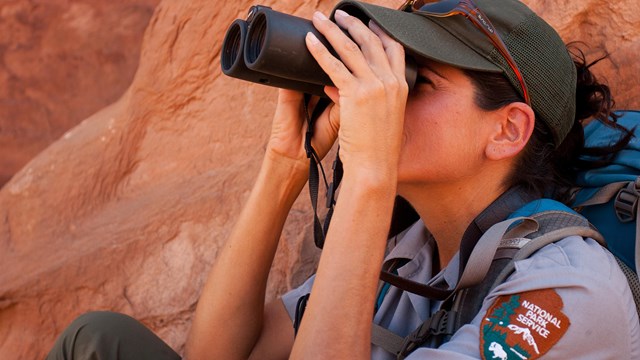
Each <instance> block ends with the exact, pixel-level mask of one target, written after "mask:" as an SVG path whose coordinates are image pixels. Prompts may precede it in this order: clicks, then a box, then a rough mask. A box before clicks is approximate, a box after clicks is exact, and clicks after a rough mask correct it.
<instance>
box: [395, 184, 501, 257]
mask: <svg viewBox="0 0 640 360" xmlns="http://www.w3.org/2000/svg"><path fill="white" fill-rule="evenodd" d="M506 190H507V189H506V188H505V187H504V186H502V185H501V184H497V183H494V184H492V183H491V182H489V181H480V179H478V178H474V179H473V181H471V184H469V185H468V186H461V185H460V184H440V185H430V186H428V187H427V186H420V187H419V188H414V189H412V188H411V187H407V188H404V189H402V191H401V194H400V195H402V196H403V197H404V198H405V199H407V200H408V201H409V202H410V203H411V205H412V206H413V207H414V209H415V210H416V211H417V212H418V214H419V215H420V218H421V219H422V221H423V222H424V224H425V226H426V227H427V229H429V231H430V232H431V234H432V235H433V237H434V239H435V240H436V243H437V244H438V253H439V256H440V259H439V260H440V266H441V267H442V268H444V267H446V266H447V264H448V263H449V261H450V260H451V258H453V256H454V255H455V254H456V253H457V252H458V250H459V248H460V242H461V240H462V236H463V235H464V232H465V231H466V229H467V227H468V226H469V224H470V223H471V222H472V221H473V220H474V219H475V218H476V217H477V216H478V215H479V214H480V213H481V212H482V211H483V210H484V209H485V208H486V207H487V206H489V205H490V204H491V203H492V202H493V201H494V200H495V199H497V198H498V197H499V196H500V195H501V194H502V193H503V192H504V191H506Z"/></svg>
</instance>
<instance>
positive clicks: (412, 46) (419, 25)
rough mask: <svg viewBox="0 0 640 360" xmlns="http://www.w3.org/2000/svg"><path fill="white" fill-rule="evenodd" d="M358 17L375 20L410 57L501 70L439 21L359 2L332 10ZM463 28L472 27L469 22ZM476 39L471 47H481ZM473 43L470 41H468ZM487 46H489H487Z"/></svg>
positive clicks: (478, 32) (481, 40)
mask: <svg viewBox="0 0 640 360" xmlns="http://www.w3.org/2000/svg"><path fill="white" fill-rule="evenodd" d="M338 9H339V10H343V11H345V12H346V13H348V14H350V15H352V16H355V17H357V18H359V19H360V20H363V21H367V20H373V21H375V22H376V23H377V24H378V25H379V26H380V27H381V28H382V29H383V30H384V31H385V32H386V33H388V34H389V35H390V36H391V37H392V38H394V39H395V40H397V41H398V42H399V43H401V44H402V45H403V46H404V47H405V49H407V50H408V51H409V52H410V53H412V54H413V55H418V56H422V57H425V58H427V59H431V60H434V61H438V62H442V63H445V64H449V65H452V66H456V67H460V68H464V69H470V70H479V71H489V72H503V70H502V69H501V68H499V67H498V66H496V65H495V64H494V63H492V62H491V61H490V60H489V59H487V58H486V57H484V56H483V55H481V54H480V53H479V52H478V51H476V50H474V49H473V48H472V47H470V46H469V44H466V43H465V42H464V41H463V40H461V39H460V38H458V37H456V36H454V35H453V34H452V33H451V32H449V31H448V30H447V29H445V28H444V27H443V26H442V25H440V24H439V23H438V22H439V21H440V19H439V18H430V17H425V16H422V15H418V14H414V13H408V12H403V11H399V10H395V9H390V8H386V7H382V6H377V5H372V4H367V3H362V2H359V1H350V0H349V1H342V2H340V3H339V4H338V5H336V7H335V8H334V10H333V12H332V14H331V18H332V19H333V15H334V13H335V11H336V10H338ZM457 18H459V19H451V20H454V21H457V22H458V23H465V22H468V21H467V20H466V19H464V18H463V17H462V16H457ZM451 20H449V22H448V24H451ZM464 26H473V24H471V23H470V22H468V24H464ZM477 35H478V36H479V39H478V41H477V42H474V43H475V44H474V46H483V45H484V44H483V43H486V42H487V41H486V39H484V38H483V34H482V33H481V32H480V31H477ZM470 41H473V40H470ZM489 46H490V45H489Z"/></svg>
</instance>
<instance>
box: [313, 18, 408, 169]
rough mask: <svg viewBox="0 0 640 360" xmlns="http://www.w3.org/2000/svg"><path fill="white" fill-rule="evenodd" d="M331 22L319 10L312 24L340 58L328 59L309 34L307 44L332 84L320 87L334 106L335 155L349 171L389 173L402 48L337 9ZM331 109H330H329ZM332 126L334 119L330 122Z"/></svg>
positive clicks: (400, 113) (400, 99) (401, 100)
mask: <svg viewBox="0 0 640 360" xmlns="http://www.w3.org/2000/svg"><path fill="white" fill-rule="evenodd" d="M335 19H336V22H337V24H338V25H339V26H340V27H342V28H343V29H346V30H347V31H348V32H349V35H350V36H351V38H352V39H353V40H352V39H350V38H349V37H347V36H346V35H345V34H344V33H343V31H342V30H341V29H340V28H339V27H338V25H336V24H335V23H333V22H331V21H330V20H329V19H327V18H326V17H325V16H324V15H322V14H321V13H319V12H316V14H315V15H314V17H313V24H314V26H315V27H316V28H317V29H318V30H319V31H320V32H321V33H322V34H323V35H324V36H325V37H326V38H327V40H329V42H330V43H331V45H332V46H333V48H334V50H335V51H336V53H337V54H338V55H339V56H340V59H337V58H336V57H334V56H333V55H332V54H331V53H330V52H329V51H328V50H327V49H326V48H325V47H324V46H323V45H322V44H321V43H320V42H319V41H318V40H317V38H316V37H315V36H313V34H311V33H309V34H307V38H306V41H307V47H308V48H309V51H310V52H311V54H312V55H313V56H314V58H315V59H316V60H317V61H318V63H319V64H320V66H321V67H322V68H323V70H324V71H325V72H326V73H327V74H328V75H329V77H330V78H331V80H332V81H333V83H334V84H335V88H327V89H326V90H325V91H326V92H327V94H328V95H329V96H330V97H331V99H332V100H333V101H334V103H335V104H337V106H338V109H337V110H339V116H338V117H331V118H332V119H336V118H337V119H338V120H339V134H338V137H339V143H340V157H341V158H342V161H343V163H344V166H345V174H346V173H347V172H349V171H360V172H363V171H364V172H365V173H367V174H368V175H373V176H374V177H378V176H384V175H387V174H389V172H390V174H389V175H391V176H393V175H395V172H396V171H397V163H398V157H399V152H400V146H401V143H402V130H403V124H404V109H405V104H406V101H407V94H408V86H407V83H406V80H405V57H404V48H403V47H402V45H400V44H399V43H397V42H396V41H395V40H393V39H392V38H390V37H389V36H388V35H387V34H385V33H384V32H383V31H382V30H381V29H380V28H379V27H378V26H376V25H375V24H374V23H373V22H371V23H370V26H369V27H367V26H366V25H364V24H363V23H362V22H361V21H360V20H358V19H356V18H354V17H352V16H349V15H348V14H346V13H345V12H343V11H340V10H338V11H336V13H335ZM332 110H333V111H335V110H336V109H332ZM332 125H335V122H334V123H332Z"/></svg>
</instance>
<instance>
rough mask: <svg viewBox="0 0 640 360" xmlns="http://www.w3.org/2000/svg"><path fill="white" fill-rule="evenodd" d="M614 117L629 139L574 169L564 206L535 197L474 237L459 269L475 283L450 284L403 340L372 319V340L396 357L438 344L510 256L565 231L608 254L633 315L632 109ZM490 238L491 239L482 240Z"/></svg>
mask: <svg viewBox="0 0 640 360" xmlns="http://www.w3.org/2000/svg"><path fill="white" fill-rule="evenodd" d="M618 115H619V116H620V117H619V118H618V121H617V122H618V124H620V125H622V126H624V127H625V128H627V129H629V130H632V131H634V132H635V134H636V136H635V137H634V138H632V140H631V141H630V143H629V144H628V146H627V147H626V148H625V149H624V150H622V151H621V152H619V153H618V154H617V156H616V157H615V158H614V159H613V162H612V163H611V164H610V165H608V166H605V167H601V168H597V169H594V170H588V171H585V172H583V173H581V174H579V176H578V179H577V184H578V186H579V187H578V188H576V189H574V197H573V201H572V205H571V206H572V208H569V207H567V206H566V205H564V204H561V203H559V202H557V201H554V200H549V199H539V200H535V201H532V202H529V203H528V204H526V205H525V206H523V207H521V208H520V209H519V210H517V211H515V212H514V213H512V214H511V216H509V218H508V219H507V220H505V221H503V222H501V223H498V224H496V225H495V226H493V227H492V228H490V229H489V231H487V232H486V233H485V235H483V236H482V237H481V238H480V240H479V241H478V244H477V246H476V248H478V249H480V250H482V255H479V256H481V257H483V258H482V259H480V260H477V259H476V260H477V261H474V262H472V261H471V260H469V262H468V263H467V267H470V268H472V269H473V270H474V272H478V270H479V272H480V273H481V274H482V275H481V276H483V279H482V280H481V281H480V282H479V283H477V284H476V285H473V286H470V287H466V288H463V287H464V286H463V287H461V288H458V287H456V289H455V294H454V295H453V296H451V297H449V298H447V299H446V300H445V301H444V302H443V305H442V306H441V309H440V310H439V311H437V312H436V313H434V314H433V315H432V316H431V317H430V318H429V319H427V321H425V322H424V323H423V324H422V325H420V326H419V327H418V328H417V329H416V330H414V331H413V332H412V333H411V334H409V335H408V336H406V337H404V338H403V337H400V336H398V335H396V334H394V333H392V332H390V331H389V330H387V329H384V328H382V327H380V326H378V325H377V324H373V328H372V343H373V344H375V345H378V346H380V347H382V348H383V349H385V350H387V351H388V352H390V353H392V354H395V355H396V357H397V359H404V358H405V357H406V356H407V355H408V354H410V353H411V352H412V351H413V350H415V349H417V348H418V347H420V346H424V345H429V346H430V347H437V346H439V345H441V344H442V343H444V342H446V341H448V340H449V338H450V337H451V336H452V335H453V334H454V333H455V332H456V331H457V330H458V329H459V328H460V327H462V325H464V324H467V323H469V322H470V321H471V320H472V319H473V318H474V317H475V315H477V313H478V312H479V310H480V308H481V306H482V302H483V300H484V298H485V297H486V296H487V294H488V293H489V292H490V291H491V290H492V289H493V288H495V287H496V286H497V285H499V284H501V283H502V282H504V281H505V280H506V279H507V277H508V276H509V275H510V274H511V273H512V272H513V271H514V269H515V262H516V261H518V260H521V259H526V258H528V257H529V256H531V255H532V254H533V253H535V252H536V251H537V250H539V249H540V248H542V247H544V246H545V245H548V244H550V243H553V242H556V241H559V240H562V239H564V238H565V237H567V236H569V235H581V236H583V237H590V238H593V239H594V240H596V241H598V242H600V243H601V244H602V245H603V246H605V247H607V248H608V249H609V251H611V253H612V254H613V255H614V256H615V258H616V260H617V261H618V264H619V265H620V268H621V269H622V271H623V273H624V274H625V276H626V277H627V281H628V283H629V287H630V289H631V292H632V294H633V297H634V300H635V303H636V310H637V311H638V314H639V315H640V282H639V281H638V275H637V273H636V271H637V269H639V268H640V265H639V264H640V221H639V219H640V211H638V203H639V199H640V132H639V131H638V129H637V127H638V125H640V112H639V111H623V112H619V113H618ZM584 132H585V144H586V146H587V147H600V146H608V145H610V144H612V143H614V142H616V141H617V140H618V139H619V137H620V134H621V133H620V132H619V131H617V130H615V129H611V128H609V127H606V126H604V125H603V124H602V123H600V122H597V121H593V122H591V123H590V124H588V125H586V126H585V129H584ZM527 223H529V225H531V224H533V226H527ZM497 228H499V229H498V230H497V231H496V229H497ZM596 229H597V230H596ZM496 236H497V239H498V240H499V241H494V242H491V243H486V240H483V239H485V238H491V237H494V238H495V237H496ZM483 241H485V243H483ZM474 252H475V249H474ZM471 257H473V254H472V255H471ZM476 257H477V256H476ZM488 264H490V265H488ZM466 272H467V271H464V272H462V273H461V274H462V275H461V276H460V280H459V283H462V282H465V281H466V280H465V273H466Z"/></svg>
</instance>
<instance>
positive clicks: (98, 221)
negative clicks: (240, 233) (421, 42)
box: [0, 0, 640, 359]
mask: <svg viewBox="0 0 640 360" xmlns="http://www.w3.org/2000/svg"><path fill="white" fill-rule="evenodd" d="M635 1H636V0H621V1H618V2H615V4H613V3H611V2H609V1H607V0H592V1H574V0H572V1H568V2H566V3H564V4H558V3H556V2H554V1H550V0H530V1H527V3H529V4H530V5H531V6H532V7H533V8H534V9H535V10H536V11H538V12H539V13H540V14H542V16H543V17H545V18H546V19H548V20H549V21H550V22H551V23H552V24H553V25H554V26H556V27H557V28H558V29H559V30H560V32H561V33H562V35H563V37H564V38H565V40H567V41H569V40H584V41H589V42H590V43H593V44H594V46H603V47H604V48H605V49H606V50H607V51H609V52H610V53H611V54H612V57H611V59H610V60H607V61H604V62H602V63H601V64H599V65H598V66H597V68H596V69H597V71H598V72H599V73H601V74H602V75H603V76H606V77H607V78H608V79H609V82H610V83H611V85H613V87H614V89H615V90H616V92H617V93H618V94H619V95H620V97H619V99H620V100H619V103H620V104H621V105H623V106H625V107H636V108H638V107H640V101H639V100H638V98H637V96H635V97H634V96H633V94H637V93H638V90H639V87H640V84H639V77H638V76H639V75H638V73H639V72H638V65H637V64H636V63H635V62H634V61H633V60H632V59H633V58H634V57H635V55H636V54H637V53H638V52H640V25H639V24H640V21H639V20H640V18H638V16H639V15H638V14H636V12H630V11H625V10H624V9H632V8H635V6H634V5H635ZM115 3H116V4H117V3H119V2H115ZM379 3H382V4H388V5H392V4H395V3H396V2H395V1H394V2H392V1H379ZM251 4H253V3H252V2H245V1H241V2H235V3H227V4H225V6H222V7H221V6H214V5H213V3H212V2H211V1H205V0H193V1H188V2H187V1H163V2H161V3H160V4H159V5H158V6H157V8H156V9H155V13H154V14H153V17H152V19H151V21H150V23H149V26H148V28H147V31H146V34H145V37H144V42H143V46H142V53H141V61H140V65H139V68H138V71H137V73H136V75H135V78H134V80H133V83H132V84H131V86H130V87H129V88H128V90H127V91H126V92H125V93H124V95H122V96H121V97H120V98H119V100H117V101H116V102H115V103H114V104H112V105H110V106H107V107H106V108H104V109H102V110H101V111H99V112H97V113H95V114H94V115H92V116H90V117H89V118H87V119H86V120H84V121H83V122H82V123H80V124H79V125H78V126H76V127H74V128H73V129H71V130H70V131H68V132H67V133H65V134H64V135H63V136H62V137H61V138H60V139H59V140H58V141H56V142H55V143H53V144H52V145H51V146H50V147H48V148H47V149H46V150H45V151H43V152H42V153H40V154H39V155H38V156H37V157H35V158H34V159H33V160H32V161H31V162H30V163H29V164H28V165H27V166H26V167H24V168H23V169H22V170H21V171H20V172H19V173H17V174H16V175H15V176H14V178H13V179H12V180H11V181H10V182H9V183H7V185H6V186H5V187H4V188H2V190H1V191H0V263H1V264H3V266H2V267H3V271H2V272H1V273H0V358H1V359H36V358H42V357H43V356H44V354H46V352H47V350H48V349H49V348H50V346H51V344H52V343H53V341H54V339H55V337H56V336H57V334H59V332H60V331H61V330H62V329H63V328H64V327H65V326H66V325H67V324H68V323H69V322H70V321H71V320H72V319H73V318H74V317H76V316H77V315H78V314H80V313H82V312H85V311H88V310H99V309H108V310H114V311H120V312H125V313H127V314H130V315H132V316H134V317H136V318H138V319H140V320H142V321H143V322H144V323H145V324H147V325H148V326H150V327H151V328H152V329H153V330H154V331H155V332H156V333H158V334H159V335H160V336H161V337H162V338H163V339H164V340H165V341H167V342H168V343H169V344H170V345H171V346H172V347H173V348H174V349H176V350H178V351H181V350H182V347H183V344H184V340H185V336H186V332H187V329H188V327H189V322H190V319H191V315H192V312H193V309H194V306H195V303H196V301H197V298H198V293H199V291H200V288H201V286H202V284H203V282H204V279H205V276H206V273H207V270H208V269H209V267H210V266H211V264H212V262H213V261H214V260H215V257H216V254H217V251H218V250H219V248H220V247H221V246H222V244H223V242H224V240H225V238H226V237H227V235H228V233H229V231H230V229H231V226H232V225H233V223H234V219H235V218H236V216H237V214H238V212H239V210H240V207H241V204H242V203H243V201H244V199H245V198H246V197H247V195H248V191H249V189H250V186H251V184H252V182H253V179H254V176H255V175H256V173H257V170H258V166H259V163H260V160H261V156H262V151H263V148H264V144H265V142H266V140H267V137H268V133H269V118H270V116H271V114H272V111H273V108H274V99H275V96H276V92H275V91H274V90H273V89H270V88H266V87H262V86H259V85H254V84H248V83H243V82H240V81H238V80H233V79H230V78H227V77H225V76H222V75H221V74H220V70H219V60H218V58H219V52H220V46H221V42H222V37H223V35H224V33H225V30H226V28H227V26H228V25H229V24H230V22H231V21H232V20H233V19H235V18H238V17H244V15H245V12H246V10H247V9H248V7H249V6H250V5H251ZM264 4H265V5H270V6H272V7H274V8H275V9H277V10H279V11H283V12H288V13H294V14H296V15H298V16H302V17H307V18H309V17H310V16H311V14H312V11H313V10H314V9H316V8H319V9H320V10H322V11H324V12H325V13H326V12H328V11H329V10H330V9H331V8H332V6H333V5H334V2H333V1H322V2H319V3H318V2H311V1H309V2H300V1H294V0H281V1H277V2H275V1H265V2H264ZM567 14H570V15H567ZM105 15H106V14H105ZM605 15H606V16H605ZM594 18H597V19H598V21H597V22H596V21H593V20H592V19H594ZM605 40H606V41H605ZM0 49H2V48H1V47H0ZM593 51H594V52H595V50H593ZM123 77H124V74H123ZM60 81H62V80H60ZM54 89H59V88H54ZM39 91H40V92H41V96H43V97H44V96H45V95H46V96H49V97H47V98H46V99H47V100H46V101H49V102H52V101H54V100H50V99H51V98H50V97H51V96H53V95H58V94H55V92H58V91H60V90H49V89H48V88H43V89H40V90H39ZM48 91H53V92H54V94H48ZM105 91H107V89H105ZM109 91H111V90H109ZM116 95H117V94H116ZM115 97H116V96H115V95H114V98H113V99H115ZM83 111H84V110H83ZM79 113H81V111H80V112H79ZM65 114H67V113H65ZM30 126H33V127H34V128H36V127H39V126H40V125H30ZM309 220H310V212H309V205H308V198H307V195H306V193H303V196H301V198H300V199H299V200H298V202H297V203H296V204H295V205H294V211H293V212H292V214H291V216H290V218H289V220H288V222H287V225H286V228H285V232H284V234H283V237H282V241H281V246H280V249H279V251H278V255H277V258H276V261H275V263H274V266H273V269H272V276H271V278H270V280H269V282H270V283H269V289H268V294H267V296H268V297H269V298H273V297H275V296H277V295H278V294H280V293H282V292H283V291H285V290H287V289H289V288H291V287H292V286H295V285H297V284H299V283H300V282H301V281H302V280H303V279H304V278H306V276H307V275H308V274H309V273H311V272H312V271H313V269H314V266H315V261H316V259H317V256H318V251H317V250H315V248H314V246H313V244H312V240H311V236H310V226H309V224H310V221H309ZM229 274H230V276H232V274H233V269H229Z"/></svg>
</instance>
